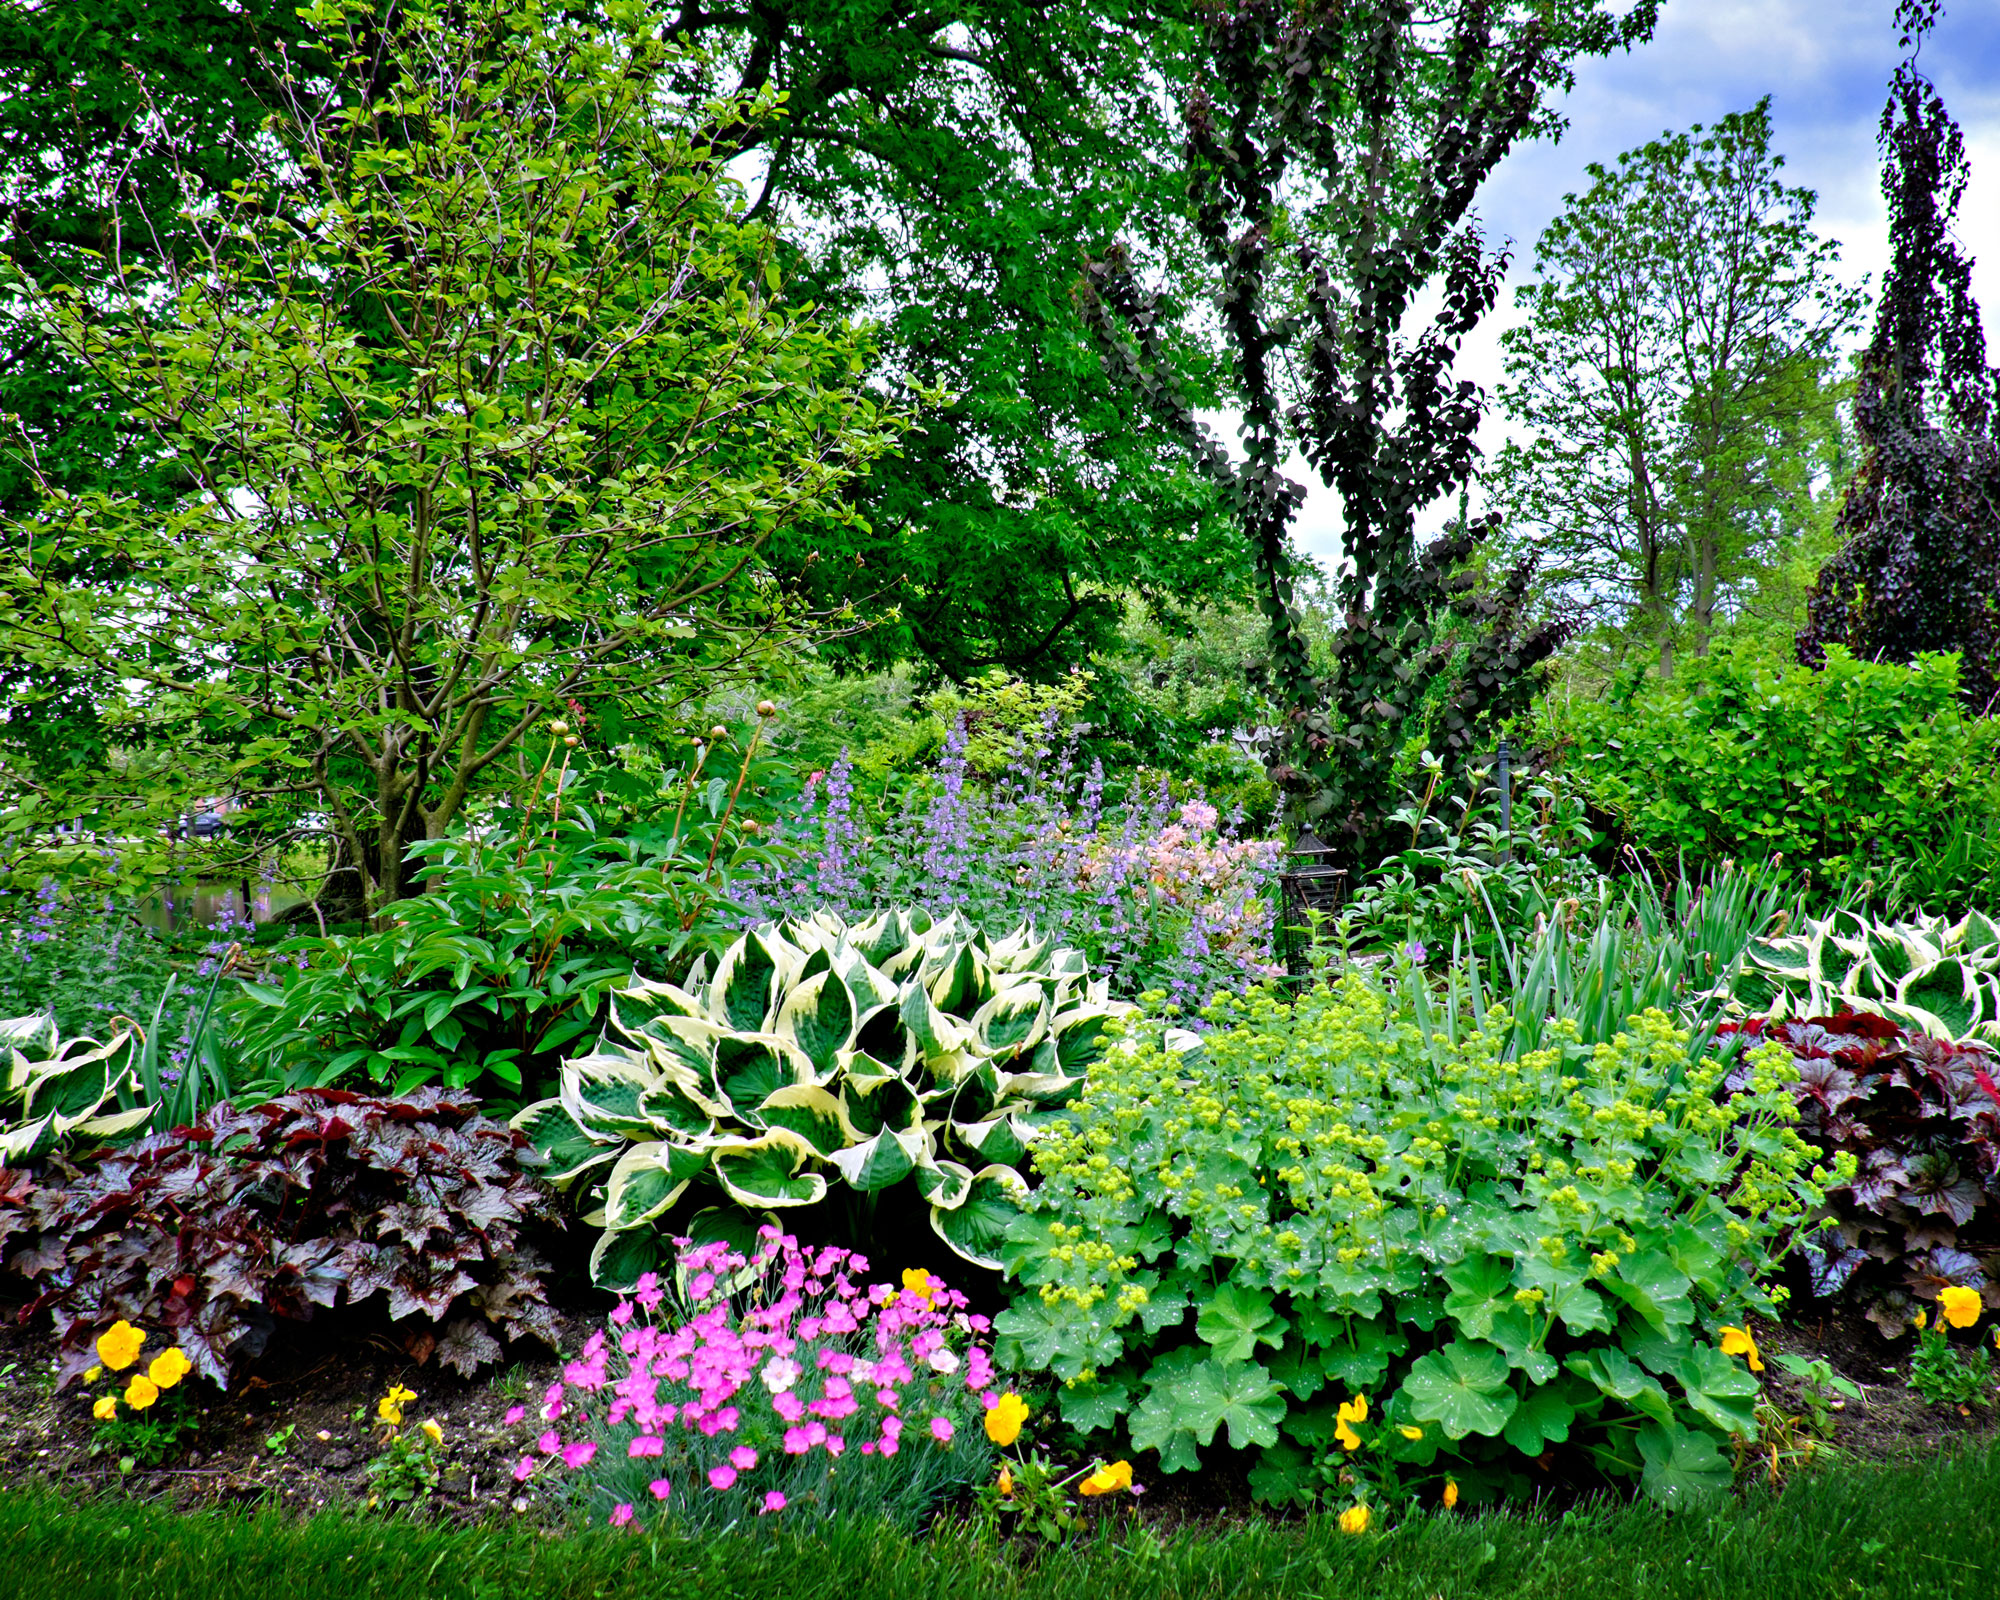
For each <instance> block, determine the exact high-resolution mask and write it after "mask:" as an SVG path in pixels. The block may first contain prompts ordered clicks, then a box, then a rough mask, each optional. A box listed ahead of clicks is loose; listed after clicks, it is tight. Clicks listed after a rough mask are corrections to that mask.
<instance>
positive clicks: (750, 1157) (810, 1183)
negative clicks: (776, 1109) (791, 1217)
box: [709, 1128, 826, 1206]
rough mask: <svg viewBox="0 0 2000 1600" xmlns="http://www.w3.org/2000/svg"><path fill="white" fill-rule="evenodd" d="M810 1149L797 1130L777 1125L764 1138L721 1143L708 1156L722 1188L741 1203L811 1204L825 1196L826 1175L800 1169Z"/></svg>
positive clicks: (748, 1204) (752, 1204)
mask: <svg viewBox="0 0 2000 1600" xmlns="http://www.w3.org/2000/svg"><path fill="white" fill-rule="evenodd" d="M811 1153H812V1147H811V1146H810V1145H808V1144H807V1143H806V1142H805V1140H803V1139H801V1138H800V1137H799V1136H798V1135H797V1134H795V1133H792V1132H791V1131H789V1130H788V1129H783V1128H776V1129H773V1130H772V1131H771V1132H770V1133H767V1134H766V1135H765V1136H764V1137H763V1138H761V1139H737V1140H730V1141H725V1142H722V1143H718V1144H716V1145H715V1146H714V1147H713V1149H712V1150H711V1151H710V1155H709V1159H710V1161H712V1162H713V1163H714V1167H715V1176H716V1180H717V1181H718V1182H719V1183H720V1184H721V1185H722V1189H723V1192H724V1193H725V1194H727V1195H728V1196H729V1198H730V1199H732V1200H734V1201H736V1202H737V1203H738V1204H739V1205H746V1206H809V1205H816V1204H817V1203H818V1202H819V1201H821V1200H823V1199H825V1198H826V1179H825V1178H823V1177H821V1176H820V1175H819V1174H818V1173H817V1172H801V1171H800V1170H799V1168H800V1166H801V1165H802V1164H803V1163H804V1162H805V1160H806V1158H807V1157H808V1156H810V1155H811Z"/></svg>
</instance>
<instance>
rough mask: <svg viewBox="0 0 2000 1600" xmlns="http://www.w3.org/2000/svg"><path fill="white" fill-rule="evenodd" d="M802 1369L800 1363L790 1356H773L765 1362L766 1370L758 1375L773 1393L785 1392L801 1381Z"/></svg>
mask: <svg viewBox="0 0 2000 1600" xmlns="http://www.w3.org/2000/svg"><path fill="white" fill-rule="evenodd" d="M800 1370H801V1369H800V1367H799V1364H798V1363H797V1362H796V1361H794V1360H792V1359H791V1358H790V1357H789V1356H773V1357H771V1359H770V1360H769V1361H767V1362H765V1363H764V1370H763V1371H762V1372H761V1373H759V1374H758V1376H759V1377H761V1378H762V1379H763V1380H764V1387H765V1388H767V1389H769V1390H770V1391H771V1393H773V1394H783V1393H784V1392H785V1391H786V1390H787V1389H789V1388H791V1386H792V1385H793V1384H795V1383H797V1382H798V1381H799V1376H800Z"/></svg>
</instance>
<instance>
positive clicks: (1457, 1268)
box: [994, 966, 1835, 1501]
mask: <svg viewBox="0 0 2000 1600" xmlns="http://www.w3.org/2000/svg"><path fill="white" fill-rule="evenodd" d="M1425 983H1426V980H1425V979H1424V978H1423V976H1422V975H1421V974H1420V973H1417V972H1413V971H1412V970H1410V969H1409V968H1408V967H1407V966H1405V967H1404V968H1402V970H1401V971H1400V973H1399V974H1397V975H1395V976H1394V977H1393V978H1392V979H1390V980H1389V981H1388V982H1386V983H1377V982H1374V981H1371V980H1369V979H1366V978H1363V977H1361V976H1349V977H1346V978H1343V979H1341V980H1340V981H1339V982H1337V983H1336V984H1334V985H1332V986H1331V987H1329V988H1315V989H1313V990H1311V991H1308V992H1307V993H1306V994H1304V995H1303V996H1301V997H1300V999H1299V1000H1298V1001H1297V1003H1296V1004H1295V1005H1286V1004H1281V1003H1280V1002H1279V1000H1278V999H1277V998H1275V997H1274V996H1273V995H1271V994H1270V993H1268V992H1258V993H1255V994H1253V995H1251V996H1250V997H1249V999H1248V1000H1247V1001H1244V1002H1236V1001H1231V1000H1229V999H1224V1000H1222V1001H1219V1002H1218V1003H1217V1004H1216V1005H1215V1006H1214V1007H1212V1008H1211V1011H1210V1018H1211V1020H1212V1022H1213V1024H1214V1031H1212V1032H1211V1033H1209V1034H1208V1035H1207V1036H1206V1038H1205V1040H1204V1041H1203V1043H1202V1044H1201V1046H1200V1048H1199V1049H1196V1050H1194V1051H1191V1052H1188V1053H1185V1054H1175V1053H1174V1052H1172V1051H1170V1050H1168V1049H1166V1048H1164V1045H1163V1042H1162V1040H1161V1039H1159V1038H1158V1037H1155V1036H1153V1035H1151V1034H1144V1035H1141V1036H1140V1037H1139V1038H1138V1039H1137V1040H1136V1041H1134V1042H1133V1043H1131V1044H1130V1045H1127V1046H1122V1047H1121V1046H1114V1047H1113V1048H1112V1050H1111V1051H1110V1053H1109V1054H1108V1055H1107V1057H1106V1059H1105V1061H1104V1062H1103V1063H1101V1064H1100V1065H1098V1066H1097V1067H1095V1068H1093V1070H1092V1072H1091V1075H1090V1077H1089V1079H1088V1081H1087V1084H1086V1087H1085V1090H1084V1092H1083V1094H1082V1095H1081V1096H1080V1097H1079V1099H1078V1100H1077V1101H1076V1102H1075V1103H1074V1104H1073V1105H1072V1106H1071V1107H1070V1108H1069V1110H1068V1111H1067V1112H1066V1113H1065V1115H1064V1116H1063V1117H1062V1118H1061V1119H1059V1120H1058V1121H1057V1122H1056V1123H1055V1124H1053V1125H1052V1126H1051V1128H1050V1130H1049V1132H1048V1133H1047V1134H1045V1135H1044V1137H1043V1139H1042V1140H1041V1141H1040V1142H1039V1143H1038V1144H1037V1146H1036V1148H1035V1153H1034V1165H1035V1169H1036V1170H1037V1171H1038V1172H1039V1173H1040V1174H1041V1176H1042V1183H1041V1186H1040V1188H1039V1189H1038V1190H1037V1191H1036V1192H1035V1194H1034V1197H1033V1199H1032V1201H1031V1209H1030V1211H1029V1213H1028V1214H1027V1215H1025V1216H1023V1218H1022V1219H1021V1220H1020V1221H1019V1222H1018V1223H1016V1224H1015V1225H1014V1227H1013V1228H1012V1229H1011V1230H1010V1236H1009V1243H1008V1247H1007V1252H1006V1259H1007V1261H1008V1264H1009V1267H1010V1270H1011V1271H1012V1272H1013V1273H1014V1274H1016V1275H1017V1276H1018V1277H1019V1279H1020V1281H1021V1282H1022V1283H1023V1284H1024V1285H1025V1287H1026V1292H1025V1293H1023V1294H1022V1295H1020V1297H1019V1298H1017V1299H1016V1301H1015V1303H1014V1305H1013V1306H1012V1307H1011V1308H1009V1309H1008V1310H1007V1311H1006V1312H1004V1313H1002V1315H1001V1316H1000V1317H998V1318H997V1319H996V1321H995V1324H994V1326H995V1329H996V1332H997V1333H999V1334H1000V1335H1001V1338H1000V1341H999V1344H998V1346H997V1348H996V1354H997V1355H998V1356H999V1358H1000V1359H1001V1361H1002V1362H1003V1363H1012V1364H1016V1365H1021V1366H1027V1367H1048V1368H1051V1369H1052V1370H1053V1371H1054V1373H1055V1375H1056V1376H1057V1377H1058V1378H1059V1379H1061V1380H1062V1381H1063V1383H1064V1384H1065V1388H1064V1390H1063V1392H1062V1409H1063V1415H1064V1417H1065V1418H1066V1419H1067V1420H1068V1421H1070V1422H1072V1423H1073V1424H1075V1425H1076V1426H1077V1427H1079V1428H1083V1429H1087V1430H1091V1431H1100V1430H1105V1429H1111V1428H1115V1427H1123V1428H1124V1429H1126V1430H1128V1431H1129V1434H1130V1439H1131V1443H1132V1445H1133V1446H1134V1447H1135V1448H1137V1449H1142V1450H1157V1451H1158V1452H1159V1456H1160V1464H1161V1466H1162V1467H1163V1468H1164V1469H1165V1470H1167V1471H1170V1472H1177V1471H1185V1470H1187V1469H1189V1468H1192V1467H1194V1466H1196V1465H1198V1464H1199V1461H1200V1453H1201V1451H1202V1450H1204V1449H1206V1448H1207V1447H1209V1445H1210V1444H1211V1443H1212V1442H1213V1441H1215V1440H1216V1439H1217V1438H1218V1436H1221V1437H1226V1439H1227V1441H1228V1444H1229V1446H1230V1447H1231V1448H1232V1449H1235V1450H1239V1451H1243V1450H1254V1451H1255V1452H1256V1455H1255V1460H1254V1466H1253V1470H1252V1472H1251V1484H1252V1487H1253V1489H1254V1491H1255V1492H1256V1493H1257V1494H1258V1496H1259V1497H1260V1498H1263V1499H1265V1500H1273V1501H1293V1500H1309V1499H1311V1498H1312V1497H1313V1496H1314V1495H1315V1493H1317V1492H1318V1491H1319V1490H1320V1489H1321V1488H1322V1487H1324V1486H1326V1485H1329V1484H1331V1483H1333V1482H1335V1481H1339V1482H1341V1483H1343V1484H1346V1483H1347V1482H1348V1481H1349V1479H1350V1478H1358V1480H1359V1481H1360V1482H1361V1483H1362V1484H1363V1485H1364V1486H1366V1485H1369V1484H1371V1483H1372V1485H1373V1487H1372V1488H1369V1489H1367V1492H1368V1493H1375V1494H1384V1495H1387V1494H1392V1493H1400V1494H1407V1493H1410V1492H1412V1491H1413V1490H1415V1489H1417V1488H1419V1487H1420V1486H1422V1485H1424V1484H1425V1483H1426V1482H1428V1484H1429V1486H1430V1488H1431V1489H1432V1490H1433V1491H1436V1490H1437V1489H1438V1488H1439V1483H1438V1480H1439V1479H1449V1480H1452V1481H1458V1482H1465V1483H1468V1484H1472V1485H1477V1484H1478V1483H1479V1482H1480V1481H1481V1480H1484V1481H1485V1482H1486V1484H1487V1485H1488V1486H1492V1485H1494V1484H1498V1483H1504V1482H1506V1481H1508V1480H1509V1479H1514V1480H1520V1479H1521V1475H1522V1474H1524V1473H1525V1472H1526V1471H1527V1470H1528V1469H1530V1468H1531V1467H1532V1466H1533V1465H1534V1464H1535V1463H1536V1462H1537V1461H1538V1460H1539V1461H1543V1462H1544V1463H1554V1462H1560V1463H1561V1464H1563V1465H1564V1466H1565V1467H1566V1468H1570V1469H1586V1468H1594V1469H1595V1470H1596V1471H1598V1472H1602V1473H1604V1474H1608V1475H1610V1476H1613V1477H1638V1478H1640V1479H1642V1481H1643V1482H1644V1484H1645V1487H1646V1488H1647V1490H1648V1491H1649V1492H1651V1493H1652V1494H1654V1495H1655V1496H1656V1497H1658V1498H1661V1499H1663V1500H1667V1501H1674V1500H1678V1499H1682V1498H1685V1497H1688V1496H1691V1495H1694V1494H1696V1493H1699V1492H1703V1491H1706V1490H1709V1489H1712V1488H1716V1487H1719V1486H1722V1485H1726V1484H1727V1483H1728V1482H1729V1479H1730V1470H1729V1467H1728V1464H1727V1462H1726V1460H1725V1458H1724V1457H1723V1455H1722V1453H1721V1451H1720V1450H1719V1449H1718V1445H1719V1443H1720V1442H1721V1441H1722V1439H1723V1437H1724V1436H1727V1435H1731V1434H1735V1435H1739V1436H1742V1435H1749V1434H1751V1433H1753V1432H1754V1431H1755V1424H1754V1419H1753V1408H1754V1406H1755V1403H1756V1397H1757V1382H1756V1379H1755V1378H1754V1377H1753V1376H1752V1375H1751V1374H1750V1373H1749V1372H1747V1371H1745V1370H1744V1368H1743V1367H1742V1366H1741V1365H1740V1364H1739V1363H1738V1362H1737V1361H1735V1360H1733V1359H1732V1358H1731V1357H1730V1356H1729V1355H1727V1354H1725V1353H1724V1350H1723V1348H1722V1347H1721V1345H1719V1344H1718V1342H1717V1340H1718V1336H1720V1335H1722V1332H1723V1329H1724V1327H1725V1325H1728V1324H1740V1323H1741V1322H1742V1319H1743V1317H1744V1316H1745V1314H1746V1313H1749V1312H1753V1311H1758V1312H1765V1313H1768V1312H1769V1311H1770V1310H1771V1309H1772V1301H1771V1299H1770V1297H1769V1295H1768V1294H1767V1292H1766V1290H1765V1289H1764V1288H1763V1287H1762V1285H1763V1284H1764V1282H1765V1280H1766V1278H1767V1277H1768V1275H1769V1274H1770V1272H1771V1270H1772V1268H1773V1266H1774V1265H1775V1263H1776V1262H1777V1260H1778V1258H1779V1257H1780V1256H1781V1255H1782V1254H1783V1252H1784V1250H1785V1248H1786V1247H1787V1245H1788V1244H1789V1242H1790V1237H1791V1232H1792V1228H1793V1225H1794V1224H1795V1222H1796V1221H1797V1220H1798V1219H1799V1218H1800V1217H1801V1216H1803V1215H1804V1214H1805V1213H1806V1212H1807V1211H1808V1210H1810V1209H1811V1208H1814V1207H1816V1206H1817V1205H1819V1203H1820V1201H1821V1198H1822V1194H1823V1190H1822V1188H1821V1185H1822V1184H1823V1183H1825V1182H1830V1181H1832V1180H1833V1177H1834V1176H1835V1174H1829V1173H1823V1172H1819V1171H1814V1172H1811V1173H1810V1174H1809V1173H1808V1171H1807V1166H1808V1163H1809V1162H1810V1160H1811V1156H1812V1152H1811V1151H1810V1149H1809V1148H1808V1147H1807V1146H1805V1145H1804V1144H1803V1143H1802V1142H1801V1141H1800V1140H1799V1138H1798V1137H1797V1135H1796V1134H1795V1133H1794V1132H1793V1131H1792V1128H1791V1122H1792V1120H1793V1119H1794V1118H1795V1117H1796V1115H1797V1112H1796V1110H1795V1109H1794V1107H1793V1104H1792V1100H1791V1097H1790V1095H1789V1094H1788V1093H1787V1092H1786V1089H1785V1080H1786V1079H1787V1078H1788V1077H1789V1075H1790V1072H1791V1064H1790V1061H1789V1058H1788V1057H1786V1056H1785V1055H1784V1053H1783V1052H1781V1051H1765V1052H1762V1053H1760V1054H1758V1055H1757V1056H1756V1057H1755V1058H1754V1060H1755V1071H1754V1075H1753V1081H1752V1083H1751V1084H1750V1086H1749V1087H1748V1088H1747V1089H1745V1090H1744V1091H1743V1092H1742V1093H1739V1094H1734V1095H1726V1096H1725V1095H1723V1094H1722V1093H1720V1092H1719V1091H1720V1085H1721V1079H1722V1074H1723V1071H1724V1069H1725V1063H1724V1062H1722V1061H1720V1060H1717V1059H1714V1058H1712V1057H1709V1056H1705V1055H1704V1056H1701V1057H1699V1058H1697V1059H1696V1060H1695V1061H1693V1062H1692V1063H1691V1062H1690V1060H1689V1051H1688V1040H1687V1036H1686V1035H1685V1034H1683V1033H1680V1032H1678V1031H1677V1030H1676V1029H1675V1028H1674V1026H1673V1024H1672V1023H1671V1022H1670V1021H1669V1020H1668V1018H1667V1017H1666V1016H1664V1015H1663V1014H1661V1013H1660V1012H1658V1011H1651V1012H1647V1013H1646V1014H1645V1015H1643V1016H1640V1017H1636V1018H1634V1019H1632V1021H1631V1023H1630V1025H1629V1027H1628V1029H1627V1030H1626V1031H1624V1032H1623V1033H1621V1034H1619V1035H1618V1036H1617V1037H1615V1038H1614V1039H1613V1040H1612V1041H1611V1042H1609V1043H1605V1044H1599V1045H1597V1046H1595V1047H1593V1048H1586V1047H1584V1046H1582V1045H1580V1044H1578V1043H1576V1042H1575V1040H1576V1029H1575V1027H1574V1025H1573V1024H1568V1023H1564V1022H1561V1021H1558V1022H1557V1023H1555V1024H1554V1025H1553V1026H1552V1027H1551V1028H1550V1029H1549V1030H1548V1031H1547V1033H1546V1035H1545V1042H1544V1045H1543V1047H1542V1048H1539V1049H1533V1050H1526V1051H1523V1052H1521V1053H1519V1054H1510V1053H1509V1052H1508V1050H1507V1048H1506V1041H1507V1039H1508V1037H1509V1035H1510V1032H1511V1030H1512V1019H1511V1018H1509V1017H1508V1016H1507V1015H1506V1014H1505V1012H1504V1011H1501V1010H1499V1009H1498V1008H1495V1009H1492V1010H1489V1011H1487V1012H1485V1013H1484V1014H1483V1015H1480V1016H1476V1017H1472V1018H1470V1019H1462V1020H1463V1024H1464V1025H1459V1024H1456V1023H1453V1021H1452V1019H1451V1018H1450V1017H1449V1016H1446V1017H1445V1018H1443V1019H1442V1020H1440V1021H1438V1022H1437V1023H1436V1024H1435V1025H1433V1026H1424V1025H1421V1023H1420V999H1419V997H1420V996H1422V995H1424V993H1425ZM1740 1331H1741V1330H1740V1328H1739V1333H1740ZM1350 1441H1352V1442H1351V1443H1350ZM1364 1445H1365V1446H1367V1447H1368V1448H1367V1450H1366V1452H1365V1453H1360V1447H1361V1446H1364ZM1343 1447H1344V1448H1343ZM1541 1481H1545V1480H1541ZM1343 1492H1345V1491H1344V1490H1343Z"/></svg>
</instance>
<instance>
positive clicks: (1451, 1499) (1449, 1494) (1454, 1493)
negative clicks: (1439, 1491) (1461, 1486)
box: [1444, 1478, 1458, 1511]
mask: <svg viewBox="0 0 2000 1600" xmlns="http://www.w3.org/2000/svg"><path fill="white" fill-rule="evenodd" d="M1457 1504H1458V1484H1457V1483H1456V1482H1455V1481H1453V1480H1452V1479H1450V1478H1446V1479H1445V1480H1444V1508H1445V1510H1447V1511H1449V1510H1450V1509H1451V1508H1452V1507H1453V1506H1455V1505H1457Z"/></svg>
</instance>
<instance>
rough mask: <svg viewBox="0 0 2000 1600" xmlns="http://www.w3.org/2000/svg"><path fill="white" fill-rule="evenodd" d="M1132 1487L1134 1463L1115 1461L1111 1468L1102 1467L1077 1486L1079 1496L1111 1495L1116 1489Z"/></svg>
mask: <svg viewBox="0 0 2000 1600" xmlns="http://www.w3.org/2000/svg"><path fill="white" fill-rule="evenodd" d="M1131 1487H1132V1463H1131V1462H1129V1461H1114V1462H1112V1463H1111V1465H1110V1466H1108V1467H1104V1466H1100V1467H1099V1468H1098V1469H1097V1470H1096V1471H1095V1472H1093V1473H1092V1474H1091V1475H1090V1476H1089V1477H1087V1478H1085V1479H1084V1480H1083V1482H1081V1483H1079V1484H1078V1485H1077V1486H1076V1492H1077V1493H1078V1494H1110V1493H1111V1492H1112V1491H1113V1490H1114V1489H1129V1488H1131Z"/></svg>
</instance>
